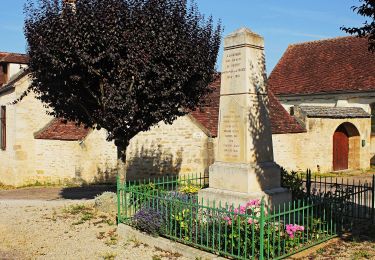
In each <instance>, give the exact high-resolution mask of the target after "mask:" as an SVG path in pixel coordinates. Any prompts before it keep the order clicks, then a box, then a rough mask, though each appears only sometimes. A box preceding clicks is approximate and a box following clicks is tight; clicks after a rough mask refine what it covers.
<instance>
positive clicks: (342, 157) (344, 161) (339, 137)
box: [333, 126, 349, 171]
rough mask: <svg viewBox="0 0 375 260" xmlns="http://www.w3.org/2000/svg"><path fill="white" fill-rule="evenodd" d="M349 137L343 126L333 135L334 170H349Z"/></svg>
mask: <svg viewBox="0 0 375 260" xmlns="http://www.w3.org/2000/svg"><path fill="white" fill-rule="evenodd" d="M348 159H349V136H348V133H347V132H346V130H345V128H344V127H343V126H340V127H339V128H337V130H336V132H335V133H334V135H333V170H334V171H339V170H346V169H348Z"/></svg>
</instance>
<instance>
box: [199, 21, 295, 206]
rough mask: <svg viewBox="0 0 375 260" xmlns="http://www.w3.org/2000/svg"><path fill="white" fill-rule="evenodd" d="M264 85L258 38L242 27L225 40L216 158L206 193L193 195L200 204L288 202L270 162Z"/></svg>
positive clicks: (274, 203)
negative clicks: (263, 201) (253, 201)
mask: <svg viewBox="0 0 375 260" xmlns="http://www.w3.org/2000/svg"><path fill="white" fill-rule="evenodd" d="M265 80H266V74H265V56H264V40H263V38H262V37H261V36H259V35H257V34H255V33H253V32H252V31H250V30H249V29H246V28H242V29H239V30H237V31H235V32H234V33H232V34H230V35H228V36H227V37H225V39H224V55H223V66H222V74H221V88H220V112H219V134H218V146H217V153H216V159H215V163H214V164H213V165H211V166H210V170H209V188H207V189H203V190H201V191H200V192H199V197H200V198H204V200H205V201H208V200H209V201H214V200H215V201H219V200H220V201H221V202H222V205H224V204H225V203H228V204H229V205H231V204H232V203H233V204H234V205H238V204H240V203H244V202H247V201H248V200H250V199H261V198H262V197H265V199H267V201H268V202H269V203H271V204H272V205H277V204H279V203H281V202H285V201H289V200H290V199H291V195H290V193H289V192H287V190H286V189H284V188H281V185H280V181H281V180H280V178H281V176H280V167H279V166H278V165H277V164H276V163H275V162H274V160H273V149H272V133H271V125H270V119H269V113H268V104H267V103H268V95H267V89H266V84H265ZM223 203H224V204H223ZM216 205H217V204H216Z"/></svg>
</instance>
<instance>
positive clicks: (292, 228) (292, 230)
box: [285, 224, 305, 238]
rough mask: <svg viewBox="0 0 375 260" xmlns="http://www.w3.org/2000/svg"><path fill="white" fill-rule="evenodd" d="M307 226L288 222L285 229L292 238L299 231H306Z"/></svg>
mask: <svg viewBox="0 0 375 260" xmlns="http://www.w3.org/2000/svg"><path fill="white" fill-rule="evenodd" d="M304 230H305V228H304V227H303V226H299V225H296V224H288V225H286V226H285V231H286V233H287V234H288V235H289V237H290V238H294V235H295V233H296V232H298V231H304Z"/></svg>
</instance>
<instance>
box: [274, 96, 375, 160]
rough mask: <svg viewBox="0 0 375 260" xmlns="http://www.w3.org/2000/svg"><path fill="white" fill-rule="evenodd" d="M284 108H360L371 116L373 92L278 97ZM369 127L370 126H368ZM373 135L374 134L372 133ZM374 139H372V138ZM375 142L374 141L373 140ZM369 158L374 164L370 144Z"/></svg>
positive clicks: (373, 150) (372, 144) (373, 147)
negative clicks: (371, 158) (298, 106)
mask: <svg viewBox="0 0 375 260" xmlns="http://www.w3.org/2000/svg"><path fill="white" fill-rule="evenodd" d="M278 98H279V100H280V102H281V103H282V105H283V106H284V108H285V109H286V110H287V111H289V112H290V108H291V107H292V106H294V105H300V106H328V107H335V106H338V107H361V108H363V110H365V111H366V112H367V113H369V114H371V104H373V103H375V92H363V93H361V92H358V93H340V94H336V93H335V94H325V95H322V94H320V95H319V94H317V95H306V96H303V95H302V96H293V97H286V96H285V97H278ZM369 127H370V125H369ZM373 134H374V135H375V133H373ZM372 139H374V138H372ZM374 141H375V139H374ZM370 153H371V157H374V159H373V162H374V163H375V144H374V143H373V142H371V150H370Z"/></svg>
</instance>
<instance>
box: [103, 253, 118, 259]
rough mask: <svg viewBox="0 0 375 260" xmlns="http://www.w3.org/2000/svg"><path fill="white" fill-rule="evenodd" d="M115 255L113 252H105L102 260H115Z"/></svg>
mask: <svg viewBox="0 0 375 260" xmlns="http://www.w3.org/2000/svg"><path fill="white" fill-rule="evenodd" d="M116 256H117V254H116V253H113V252H106V253H104V254H103V255H102V257H103V259H104V260H115V258H116Z"/></svg>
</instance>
